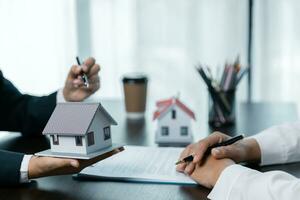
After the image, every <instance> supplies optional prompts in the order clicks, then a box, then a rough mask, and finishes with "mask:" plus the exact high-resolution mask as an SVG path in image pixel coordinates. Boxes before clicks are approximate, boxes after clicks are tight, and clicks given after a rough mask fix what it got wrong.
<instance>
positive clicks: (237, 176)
mask: <svg viewBox="0 0 300 200" xmlns="http://www.w3.org/2000/svg"><path fill="white" fill-rule="evenodd" d="M252 138H254V139H256V140H257V142H258V144H259V147H260V150H261V157H262V158H261V164H262V165H270V164H277V163H288V162H297V161H300V123H299V122H296V123H287V124H283V125H279V126H274V127H271V128H269V129H266V130H264V131H262V132H260V133H259V134H257V135H255V136H253V137H252ZM299 196H300V180H299V179H297V178H296V177H294V176H292V175H290V174H288V173H286V172H283V171H270V172H265V173H262V172H259V171H256V170H252V169H249V168H246V167H243V166H240V165H232V166H230V167H227V168H226V169H225V170H224V171H223V172H222V173H221V175H220V177H219V179H218V181H217V183H216V185H215V187H214V188H213V190H212V191H211V192H210V194H209V196H208V198H210V199H212V200H219V199H222V200H223V199H225V200H240V199H243V200H248V199H249V200H250V199H251V200H252V199H264V200H277V199H278V200H279V199H297V198H298V197H299Z"/></svg>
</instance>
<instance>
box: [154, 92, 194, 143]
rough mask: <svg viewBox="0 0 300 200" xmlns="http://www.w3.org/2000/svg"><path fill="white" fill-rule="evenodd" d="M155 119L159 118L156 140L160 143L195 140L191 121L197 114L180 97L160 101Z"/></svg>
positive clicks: (157, 104)
mask: <svg viewBox="0 0 300 200" xmlns="http://www.w3.org/2000/svg"><path fill="white" fill-rule="evenodd" d="M156 106H157V110H156V111H155V112H154V115H153V120H157V130H156V135H155V142H156V143H159V144H170V143H174V144H189V143H191V142H193V136H192V130H191V121H192V119H194V120H195V114H194V113H193V111H192V110H190V109H189V108H188V107H187V106H186V105H184V104H183V103H182V102H181V101H180V100H179V99H178V98H176V97H173V98H170V99H166V100H162V101H158V102H157V103H156Z"/></svg>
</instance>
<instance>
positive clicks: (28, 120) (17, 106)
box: [0, 74, 56, 136]
mask: <svg viewBox="0 0 300 200" xmlns="http://www.w3.org/2000/svg"><path fill="white" fill-rule="evenodd" d="M0 76H1V74H0ZM0 81H1V83H0V130H5V131H16V132H21V133H22V134H23V135H26V136H28V135H33V134H41V132H42V131H43V128H44V127H45V125H46V123H47V121H48V119H49V118H50V116H51V113H52V111H53V110H54V108H55V105H56V92H55V93H53V94H50V95H49V96H42V97H35V96H31V95H26V94H21V93H20V92H19V90H17V88H16V87H14V85H13V84H12V83H11V82H10V81H8V80H7V79H5V78H3V77H2V78H1V77H0Z"/></svg>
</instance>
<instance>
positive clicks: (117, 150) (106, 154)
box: [79, 147, 124, 168]
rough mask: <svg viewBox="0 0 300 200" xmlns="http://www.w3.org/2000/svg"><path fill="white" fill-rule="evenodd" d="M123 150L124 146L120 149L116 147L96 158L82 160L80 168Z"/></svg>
mask: <svg viewBox="0 0 300 200" xmlns="http://www.w3.org/2000/svg"><path fill="white" fill-rule="evenodd" d="M123 150H124V147H120V148H118V149H114V150H112V151H110V152H107V153H105V154H102V155H99V156H97V157H95V158H92V159H90V160H80V161H79V164H80V168H85V167H87V166H90V165H92V164H94V163H96V162H99V161H101V160H104V159H105V158H108V157H111V156H113V155H115V154H117V153H120V152H121V151H123Z"/></svg>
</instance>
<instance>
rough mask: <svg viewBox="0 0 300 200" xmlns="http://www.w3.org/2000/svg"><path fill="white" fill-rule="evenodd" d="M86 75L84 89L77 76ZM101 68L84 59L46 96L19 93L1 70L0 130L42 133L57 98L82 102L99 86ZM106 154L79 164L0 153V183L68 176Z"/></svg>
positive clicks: (68, 160)
mask: <svg viewBox="0 0 300 200" xmlns="http://www.w3.org/2000/svg"><path fill="white" fill-rule="evenodd" d="M82 71H83V72H84V73H86V74H87V76H88V79H89V87H88V88H87V87H85V86H84V83H83V81H82V79H81V76H80V74H81V73H82ZM99 71H100V66H99V65H98V64H96V61H95V59H94V58H88V59H87V60H85V62H84V64H83V67H82V68H81V67H79V66H77V65H74V66H72V68H71V70H70V72H69V74H68V76H67V79H66V82H65V86H64V88H63V89H62V90H60V91H58V92H54V93H52V94H50V95H48V96H41V97H36V96H31V95H27V94H22V93H20V92H19V90H18V89H17V88H16V87H15V86H14V85H13V84H12V83H11V82H10V81H9V80H7V79H6V78H4V76H3V74H2V72H1V70H0V130H1V131H14V132H21V133H22V134H23V135H24V136H32V135H36V134H41V133H42V130H43V128H44V127H45V125H46V123H47V121H48V119H49V118H50V115H51V113H52V111H53V110H54V108H55V106H56V101H57V98H61V99H64V100H65V101H82V100H84V99H85V98H87V97H88V96H90V95H91V94H93V93H94V92H95V91H97V90H98V89H99V87H100V82H99V76H98V72H99ZM114 153H116V152H111V153H108V154H106V155H104V156H101V157H98V158H97V159H95V160H90V161H80V160H75V159H60V158H51V157H36V156H32V155H24V154H22V153H16V152H9V151H4V150H0V163H1V165H0V184H1V185H15V184H19V183H24V182H28V180H29V179H33V178H38V177H43V176H49V175H57V174H68V173H74V172H78V171H80V170H81V169H82V168H84V167H85V166H87V165H90V164H91V163H93V162H96V161H98V160H101V159H103V158H105V157H108V156H110V155H112V154H114Z"/></svg>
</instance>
